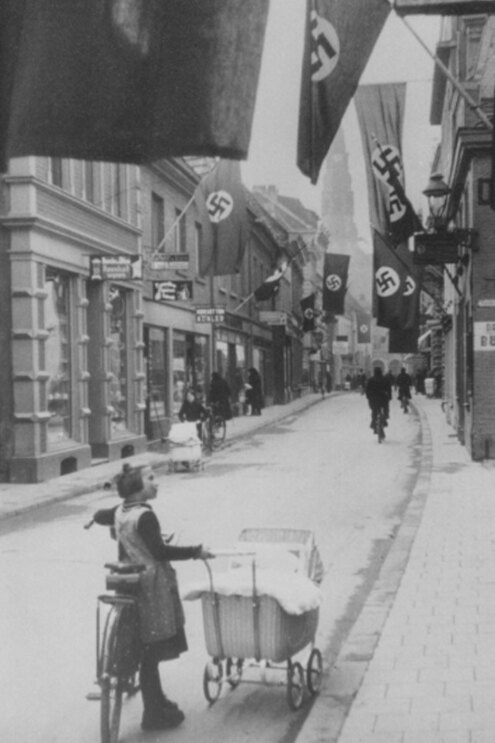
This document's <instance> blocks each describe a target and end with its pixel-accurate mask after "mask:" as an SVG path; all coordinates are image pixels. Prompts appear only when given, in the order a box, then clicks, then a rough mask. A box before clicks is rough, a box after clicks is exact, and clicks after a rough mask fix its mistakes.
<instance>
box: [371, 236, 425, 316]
mask: <svg viewBox="0 0 495 743" xmlns="http://www.w3.org/2000/svg"><path fill="white" fill-rule="evenodd" d="M373 264H374V277H375V281H374V290H373V299H374V313H375V317H376V322H377V325H379V326H380V327H383V328H390V329H396V330H407V329H413V328H417V326H418V321H419V293H420V281H421V269H420V268H419V267H418V266H415V265H414V264H413V259H412V253H411V252H410V251H409V250H408V248H407V246H406V245H404V244H402V245H399V247H398V248H397V249H395V250H394V249H393V248H392V247H391V245H390V244H389V243H387V240H386V239H385V238H383V237H382V236H381V235H380V234H379V233H378V232H376V231H374V233H373Z"/></svg>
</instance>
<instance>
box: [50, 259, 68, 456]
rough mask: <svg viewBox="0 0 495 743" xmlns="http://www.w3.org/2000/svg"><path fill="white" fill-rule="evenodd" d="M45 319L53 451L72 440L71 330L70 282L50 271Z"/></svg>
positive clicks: (65, 277)
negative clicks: (55, 447) (59, 445)
mask: <svg viewBox="0 0 495 743" xmlns="http://www.w3.org/2000/svg"><path fill="white" fill-rule="evenodd" d="M46 291H47V298H46V303H45V311H44V320H45V330H46V331H47V332H48V337H47V339H46V341H45V353H44V356H45V364H46V367H45V368H46V371H47V373H48V374H49V378H48V381H47V409H48V412H49V413H50V420H49V421H48V426H47V446H48V448H53V447H54V446H56V445H57V444H60V443H63V442H64V441H66V440H67V439H69V438H70V437H71V428H72V422H71V355H70V349H71V331H70V279H69V277H68V276H67V275H64V274H62V273H59V272H56V271H52V270H51V269H47V273H46Z"/></svg>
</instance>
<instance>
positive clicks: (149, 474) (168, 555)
mask: <svg viewBox="0 0 495 743" xmlns="http://www.w3.org/2000/svg"><path fill="white" fill-rule="evenodd" d="M115 482H116V485H117V491H118V494H119V496H120V497H121V498H122V500H123V502H122V504H120V505H118V506H116V507H115V508H105V509H100V510H99V511H97V512H96V513H95V515H94V517H93V518H94V521H95V522H96V523H97V524H101V525H103V526H110V527H111V528H112V530H113V533H114V534H115V538H116V539H117V542H118V550H119V560H121V561H122V562H127V563H139V564H142V565H145V566H146V567H145V570H144V571H143V573H141V579H140V586H139V593H138V599H137V601H138V612H139V626H140V634H141V637H140V640H141V663H140V668H139V682H140V687H141V694H142V698H143V707H144V711H143V718H142V722H141V727H142V729H143V730H163V729H166V728H174V727H177V725H180V723H181V722H182V721H183V720H184V713H183V712H182V710H180V709H179V707H178V706H177V704H176V703H175V702H172V701H171V700H169V699H167V697H166V696H165V694H164V693H163V690H162V686H161V681H160V673H159V664H160V662H161V661H167V660H173V659H175V658H178V657H179V655H180V654H181V653H184V652H185V651H186V650H187V641H186V635H185V632H184V612H183V609H182V604H181V601H180V597H179V589H178V584H177V577H176V573H175V570H174V568H173V567H172V565H171V564H170V561H173V560H198V559H202V560H205V559H208V558H210V557H213V555H212V554H211V553H210V552H209V551H208V550H207V549H205V548H203V546H202V545H197V546H194V547H176V546H172V545H170V544H167V543H166V542H165V541H164V540H163V538H162V529H161V526H160V523H159V521H158V519H157V517H156V515H155V513H154V511H153V510H152V508H151V506H150V505H149V503H148V501H149V500H153V499H154V498H156V494H157V490H158V487H157V485H156V483H155V481H154V475H153V471H152V469H151V467H148V466H145V467H132V466H131V465H130V464H129V463H126V464H124V466H123V467H122V471H121V472H120V473H119V474H118V475H117V477H116V478H115Z"/></svg>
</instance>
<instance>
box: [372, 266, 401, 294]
mask: <svg viewBox="0 0 495 743" xmlns="http://www.w3.org/2000/svg"><path fill="white" fill-rule="evenodd" d="M375 284H376V293H377V294H378V296H379V297H391V296H393V295H394V294H396V293H397V292H398V291H399V289H400V278H399V274H398V273H397V271H396V270H395V269H393V268H391V267H390V266H382V267H381V268H379V269H378V271H377V272H376V274H375Z"/></svg>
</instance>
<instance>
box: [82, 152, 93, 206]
mask: <svg viewBox="0 0 495 743" xmlns="http://www.w3.org/2000/svg"><path fill="white" fill-rule="evenodd" d="M84 193H85V195H86V200H87V201H89V202H91V203H92V204H94V203H95V167H94V163H93V162H90V161H88V160H86V161H85V162H84Z"/></svg>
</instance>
